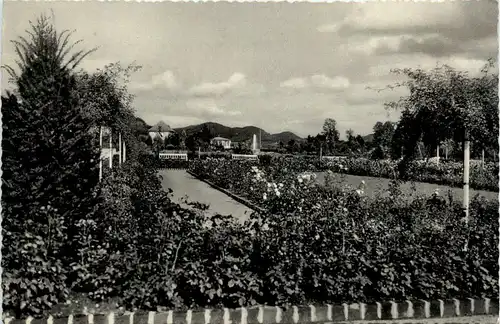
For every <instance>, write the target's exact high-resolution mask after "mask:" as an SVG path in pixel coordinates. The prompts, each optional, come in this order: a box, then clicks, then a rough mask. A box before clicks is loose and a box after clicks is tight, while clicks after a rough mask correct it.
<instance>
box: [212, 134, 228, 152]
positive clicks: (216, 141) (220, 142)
mask: <svg viewBox="0 0 500 324" xmlns="http://www.w3.org/2000/svg"><path fill="white" fill-rule="evenodd" d="M210 145H213V146H222V147H223V148H224V149H225V150H229V149H230V148H231V140H230V139H227V138H224V137H220V136H217V137H214V138H212V139H211V140H210Z"/></svg>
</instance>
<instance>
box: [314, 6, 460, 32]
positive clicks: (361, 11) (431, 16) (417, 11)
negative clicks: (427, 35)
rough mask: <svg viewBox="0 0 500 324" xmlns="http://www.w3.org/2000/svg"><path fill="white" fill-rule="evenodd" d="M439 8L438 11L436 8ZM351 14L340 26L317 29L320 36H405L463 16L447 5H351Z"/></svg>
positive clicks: (458, 10) (446, 23) (325, 25)
mask: <svg viewBox="0 0 500 324" xmlns="http://www.w3.org/2000/svg"><path fill="white" fill-rule="evenodd" d="M438 6H441V8H437V7H438ZM352 8H353V10H352V11H351V13H350V14H348V15H346V16H345V18H344V19H343V20H341V21H339V22H334V23H327V24H323V25H320V26H318V27H317V30H318V31H319V32H324V33H340V34H343V35H346V34H356V33H366V32H367V31H371V32H382V33H389V34H391V33H401V32H403V33H406V32H408V31H411V30H418V31H419V30H432V29H433V27H436V26H446V25H448V26H449V25H451V24H453V23H454V21H456V17H457V15H460V16H461V15H462V11H461V10H460V8H459V7H458V6H451V5H446V4H431V5H429V4H426V3H413V4H409V3H406V4H404V5H401V4H394V3H378V2H377V3H376V4H374V3H363V4H353V7H352Z"/></svg>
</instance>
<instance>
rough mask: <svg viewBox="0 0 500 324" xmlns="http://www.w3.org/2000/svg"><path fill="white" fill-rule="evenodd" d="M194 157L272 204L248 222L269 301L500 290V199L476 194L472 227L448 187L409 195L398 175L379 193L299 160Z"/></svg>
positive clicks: (226, 183)
mask: <svg viewBox="0 0 500 324" xmlns="http://www.w3.org/2000/svg"><path fill="white" fill-rule="evenodd" d="M194 165H196V166H194ZM194 165H193V170H195V169H196V170H197V172H204V173H203V174H202V175H203V177H205V178H209V179H210V180H211V181H213V182H218V183H219V184H220V185H223V187H224V188H226V189H230V188H233V189H232V190H233V191H234V192H244V193H247V198H250V199H251V200H252V201H253V202H254V203H256V204H258V205H259V206H261V207H263V208H265V210H266V213H265V214H263V215H262V214H261V215H256V214H255V215H254V216H253V217H252V219H251V220H250V221H249V222H248V223H247V226H249V228H251V229H252V233H253V235H254V249H256V252H255V253H254V256H255V258H257V259H256V260H255V262H256V265H257V264H258V265H259V266H258V267H257V266H256V267H255V271H257V273H258V277H259V278H261V280H262V282H263V283H264V285H263V291H262V294H263V298H264V301H268V302H273V303H276V301H278V302H281V303H300V302H304V301H326V300H328V301H336V300H351V301H354V300H364V301H367V300H376V299H379V300H380V299H388V298H391V299H404V298H451V297H452V296H455V297H465V296H467V295H488V294H491V295H494V296H497V295H498V288H497V285H496V284H495V279H494V278H495V274H496V273H497V271H498V264H495V262H496V260H497V258H498V251H497V248H496V243H495V242H496V240H497V239H498V233H497V231H496V230H495V228H496V222H497V218H498V202H496V201H494V202H487V201H485V200H481V199H479V198H476V199H474V200H473V201H472V203H471V207H470V208H471V217H472V221H471V223H469V224H468V225H466V224H464V223H463V222H461V218H462V214H461V206H460V205H459V204H457V203H455V202H450V201H449V200H447V199H445V198H443V197H440V196H439V194H438V193H436V194H434V195H432V196H430V197H425V196H418V197H417V199H413V200H408V199H406V197H405V196H404V194H402V193H401V191H400V190H399V186H398V184H397V183H394V184H393V186H392V187H391V188H390V190H389V191H390V192H389V195H385V196H379V197H375V198H369V197H367V196H365V195H364V194H363V188H362V185H361V186H360V188H358V189H356V188H349V187H338V186H330V187H324V186H320V185H318V184H317V183H316V182H315V181H312V180H313V177H314V176H313V175H312V174H310V173H302V172H295V173H294V172H290V171H289V170H293V169H294V166H293V165H291V166H289V165H286V164H284V165H275V166H261V167H258V166H256V165H250V164H248V163H241V162H238V161H228V162H227V163H225V164H224V166H223V170H224V172H219V173H218V174H215V173H214V172H212V168H213V167H215V165H216V163H215V161H213V162H212V163H211V164H210V163H206V162H199V163H195V164H194ZM284 170H286V171H284ZM239 172H241V173H239ZM230 190H231V189H230ZM472 215H474V216H472ZM494 215H495V216H494ZM495 217H496V218H495ZM480 237H484V238H485V239H484V240H482V241H481V242H480V241H479V238H480ZM472 283H474V284H472ZM479 285H480V286H481V287H479Z"/></svg>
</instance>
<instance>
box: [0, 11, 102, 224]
mask: <svg viewBox="0 0 500 324" xmlns="http://www.w3.org/2000/svg"><path fill="white" fill-rule="evenodd" d="M30 25H31V30H28V31H27V34H28V37H27V38H25V37H19V39H18V40H16V41H14V42H13V43H14V47H15V50H16V53H17V55H18V58H17V61H16V63H17V69H14V68H13V67H5V69H6V70H7V71H8V72H9V74H10V76H11V80H10V81H11V83H13V84H14V86H15V90H14V94H7V96H6V97H2V113H3V138H2V146H3V155H2V169H3V175H2V204H3V206H4V213H3V214H4V215H3V217H4V221H6V220H9V219H11V220H12V219H14V218H15V219H17V221H18V222H21V223H22V222H23V221H25V220H26V219H29V218H33V217H36V215H37V213H35V212H34V210H36V209H39V208H41V207H44V208H45V207H46V206H47V205H50V206H51V207H53V208H55V209H57V211H58V213H59V214H60V215H61V216H62V217H63V218H64V219H65V220H66V221H65V222H66V223H67V224H66V226H68V225H71V223H72V222H71V221H70V220H74V221H76V220H77V219H79V218H80V217H83V216H84V215H85V213H87V212H88V210H89V208H91V204H92V203H91V196H92V190H93V188H94V187H95V185H96V183H97V180H98V179H97V173H96V167H97V163H96V161H97V159H98V154H99V148H98V146H95V145H94V143H93V142H92V140H93V139H92V136H91V132H90V126H91V125H90V123H89V122H88V119H87V118H86V117H85V116H84V114H82V113H81V112H82V106H81V104H80V99H79V93H78V91H77V88H76V81H75V73H74V69H75V67H76V66H77V65H78V64H79V63H80V62H81V60H82V59H83V58H85V57H86V56H87V55H88V54H89V53H91V52H92V51H77V52H75V53H72V52H73V48H74V47H75V45H77V44H78V43H79V42H76V43H70V36H71V33H70V32H68V31H63V32H62V33H58V32H57V31H56V30H55V28H54V26H53V25H52V24H51V23H50V21H49V19H48V18H47V17H46V16H41V17H40V18H38V19H37V21H36V22H35V23H31V22H30ZM36 221H39V222H43V220H35V222H36ZM7 223H8V222H7ZM21 223H20V224H21Z"/></svg>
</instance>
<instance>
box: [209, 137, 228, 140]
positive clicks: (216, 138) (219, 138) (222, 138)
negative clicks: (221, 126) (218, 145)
mask: <svg viewBox="0 0 500 324" xmlns="http://www.w3.org/2000/svg"><path fill="white" fill-rule="evenodd" d="M212 140H213V141H229V138H224V137H220V136H217V137H214V138H212Z"/></svg>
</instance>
